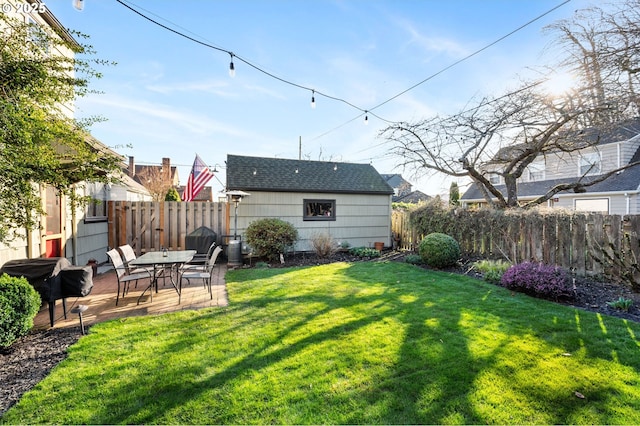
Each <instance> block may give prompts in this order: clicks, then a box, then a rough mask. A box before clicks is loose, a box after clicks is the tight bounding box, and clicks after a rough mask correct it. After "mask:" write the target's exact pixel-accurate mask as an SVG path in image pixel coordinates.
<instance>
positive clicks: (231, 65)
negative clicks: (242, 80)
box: [229, 53, 236, 77]
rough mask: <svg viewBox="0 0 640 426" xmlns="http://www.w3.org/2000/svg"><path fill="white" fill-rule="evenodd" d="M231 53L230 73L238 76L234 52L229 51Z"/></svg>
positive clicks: (232, 75)
mask: <svg viewBox="0 0 640 426" xmlns="http://www.w3.org/2000/svg"><path fill="white" fill-rule="evenodd" d="M229 55H231V62H230V63H229V75H230V76H231V77H235V76H236V67H235V66H234V65H233V53H229Z"/></svg>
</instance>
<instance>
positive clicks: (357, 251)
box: [349, 247, 380, 257]
mask: <svg viewBox="0 0 640 426" xmlns="http://www.w3.org/2000/svg"><path fill="white" fill-rule="evenodd" d="M349 253H350V254H352V255H354V256H358V257H380V252H379V251H378V250H376V249H373V248H368V247H353V248H351V249H349Z"/></svg>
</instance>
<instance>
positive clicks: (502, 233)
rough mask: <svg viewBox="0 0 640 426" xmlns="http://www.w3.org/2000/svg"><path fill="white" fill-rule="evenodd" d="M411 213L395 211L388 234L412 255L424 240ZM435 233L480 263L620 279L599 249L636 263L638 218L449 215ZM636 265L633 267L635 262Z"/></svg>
mask: <svg viewBox="0 0 640 426" xmlns="http://www.w3.org/2000/svg"><path fill="white" fill-rule="evenodd" d="M410 215H411V213H410V212H406V211H394V212H393V215H392V231H393V232H394V235H396V236H399V237H400V241H399V242H398V247H400V248H401V249H405V250H415V249H416V248H417V245H418V243H419V242H420V240H421V239H422V237H423V235H419V233H418V232H417V231H416V229H414V227H412V226H411V223H410ZM451 215H452V217H451V218H450V220H449V221H444V222H443V223H444V224H443V226H442V227H440V228H439V229H436V228H435V227H434V229H430V230H429V232H443V233H446V234H448V235H451V236H452V237H454V238H455V239H456V240H457V241H458V243H459V244H460V249H461V250H462V252H463V253H465V254H467V255H471V256H479V257H482V258H493V259H495V258H503V259H508V260H509V261H511V262H515V263H518V262H523V261H536V262H544V263H547V264H551V265H558V266H561V267H564V268H570V269H573V270H575V271H576V272H577V273H578V274H581V275H585V274H602V273H603V272H606V273H609V274H612V275H614V276H618V275H619V272H620V271H619V270H616V268H619V267H616V266H611V267H608V269H607V271H605V270H604V269H603V265H602V263H600V262H597V261H596V260H595V259H596V258H597V259H603V250H606V251H607V253H609V255H613V253H614V251H615V252H617V253H621V254H623V255H624V256H626V258H627V261H628V262H635V259H640V244H639V243H638V235H639V234H640V215H625V216H620V215H601V214H577V213H576V214H539V215H518V214H509V215H502V216H499V219H496V217H498V216H493V217H492V218H491V220H488V219H487V216H486V215H482V214H474V213H473V212H469V211H465V212H462V213H461V212H458V213H456V212H451ZM636 263H637V262H636Z"/></svg>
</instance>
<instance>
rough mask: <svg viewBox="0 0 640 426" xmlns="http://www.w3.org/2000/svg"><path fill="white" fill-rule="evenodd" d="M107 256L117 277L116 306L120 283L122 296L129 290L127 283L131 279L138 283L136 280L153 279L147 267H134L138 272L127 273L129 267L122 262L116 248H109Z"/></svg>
mask: <svg viewBox="0 0 640 426" xmlns="http://www.w3.org/2000/svg"><path fill="white" fill-rule="evenodd" d="M107 256H109V259H111V263H112V264H113V267H114V268H115V270H116V275H117V277H118V293H117V294H116V306H118V300H119V299H120V285H122V297H123V298H124V295H125V294H126V293H127V292H128V291H129V284H130V283H131V281H135V284H136V285H137V284H138V280H143V279H149V280H150V281H151V280H153V273H152V272H151V271H149V270H148V269H144V268H136V270H139V271H140V272H136V273H135V274H131V273H129V268H127V266H126V265H125V264H124V262H123V260H122V257H120V253H119V252H118V250H117V249H111V250H109V251H108V252H107Z"/></svg>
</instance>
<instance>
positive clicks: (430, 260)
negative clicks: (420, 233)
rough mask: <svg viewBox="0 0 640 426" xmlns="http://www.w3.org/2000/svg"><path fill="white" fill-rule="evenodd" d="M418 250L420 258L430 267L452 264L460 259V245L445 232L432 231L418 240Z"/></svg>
mask: <svg viewBox="0 0 640 426" xmlns="http://www.w3.org/2000/svg"><path fill="white" fill-rule="evenodd" d="M418 252H419V253H420V257H422V260H423V261H424V262H425V263H426V264H427V265H429V266H431V267H432V268H446V267H447V266H453V265H455V264H456V262H457V261H458V259H460V245H459V244H458V242H457V241H456V240H454V239H453V238H452V237H450V236H449V235H446V234H441V233H439V232H434V233H432V234H429V235H427V236H426V237H424V238H423V240H422V241H421V242H420V246H419V247H418Z"/></svg>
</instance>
